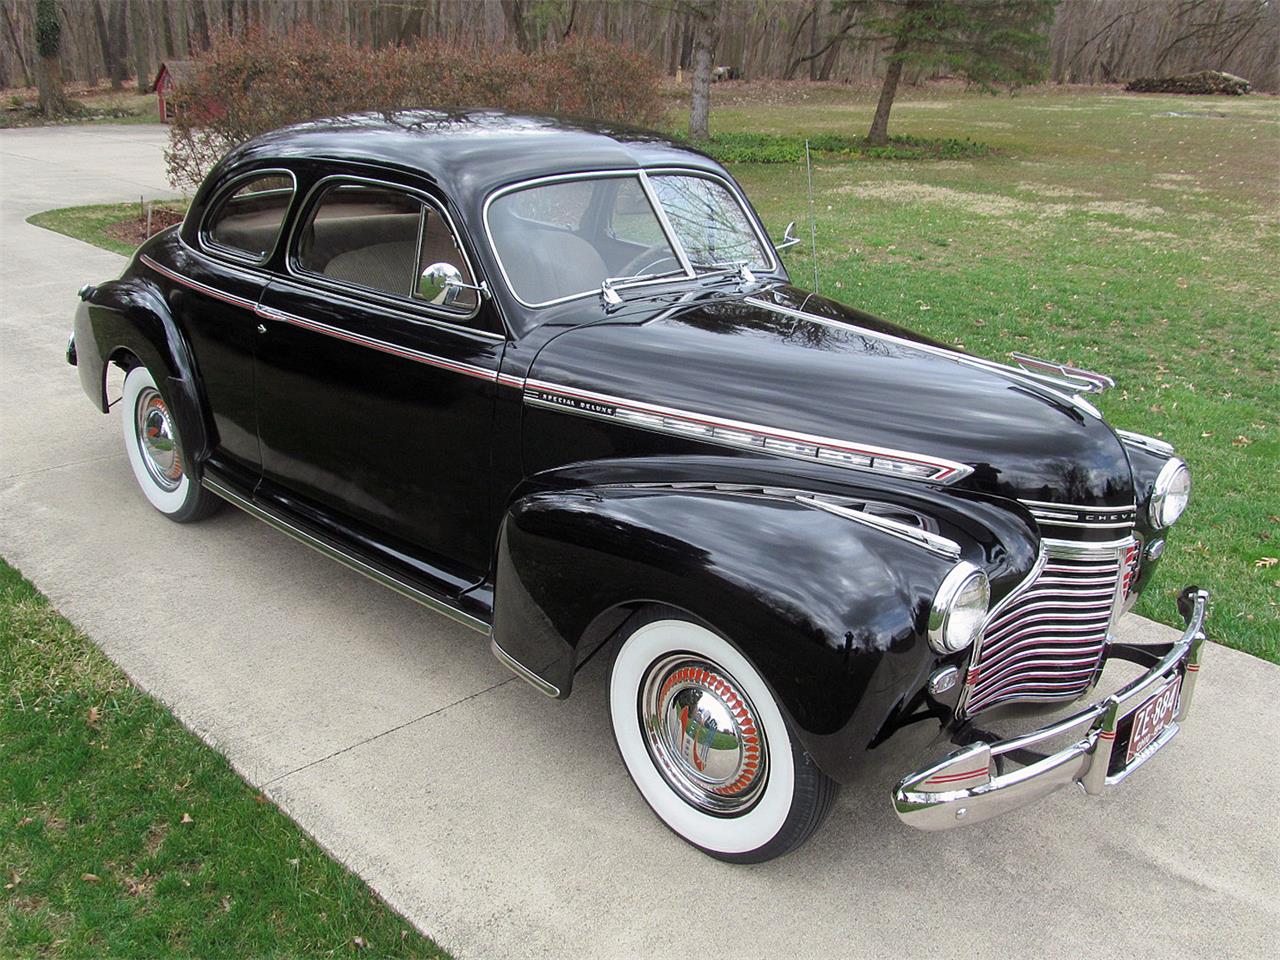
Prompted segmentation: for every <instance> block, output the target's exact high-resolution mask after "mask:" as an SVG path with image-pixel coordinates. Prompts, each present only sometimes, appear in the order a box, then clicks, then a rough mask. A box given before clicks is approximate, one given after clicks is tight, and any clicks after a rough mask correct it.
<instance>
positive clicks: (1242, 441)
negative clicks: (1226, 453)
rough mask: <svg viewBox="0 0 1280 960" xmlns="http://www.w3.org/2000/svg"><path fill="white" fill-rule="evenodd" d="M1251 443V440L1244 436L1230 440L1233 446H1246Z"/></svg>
mask: <svg viewBox="0 0 1280 960" xmlns="http://www.w3.org/2000/svg"><path fill="white" fill-rule="evenodd" d="M1251 443H1253V441H1252V440H1250V439H1249V438H1248V437H1246V436H1239V437H1236V438H1235V439H1234V440H1232V441H1231V445H1232V446H1233V447H1247V446H1248V445H1249V444H1251Z"/></svg>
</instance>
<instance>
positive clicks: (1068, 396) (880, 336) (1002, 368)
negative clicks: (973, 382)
mask: <svg viewBox="0 0 1280 960" xmlns="http://www.w3.org/2000/svg"><path fill="white" fill-rule="evenodd" d="M809 296H814V294H809ZM744 302H745V303H749V304H751V305H752V306H756V307H762V308H763V309H765V310H772V311H773V312H774V313H780V314H782V315H783V316H784V317H794V318H796V319H799V320H808V321H810V322H811V323H817V324H821V325H823V326H827V327H834V328H836V329H838V330H852V331H853V332H854V333H857V334H858V335H859V336H864V337H871V338H872V339H875V340H883V341H885V342H886V343H896V344H898V345H899V346H904V347H910V348H913V349H915V350H919V351H920V352H922V353H927V354H930V355H932V356H936V357H944V358H946V359H948V360H951V361H952V362H954V363H959V364H963V365H966V366H970V367H977V368H979V369H981V370H986V371H988V372H991V373H998V374H1000V375H1002V376H1004V377H1007V378H1008V379H1010V380H1013V381H1015V382H1018V383H1023V384H1028V383H1029V384H1033V385H1035V386H1037V387H1039V388H1040V389H1042V390H1045V391H1047V392H1048V393H1050V394H1051V395H1053V396H1055V397H1057V398H1058V399H1059V400H1061V401H1063V402H1064V403H1067V404H1070V405H1071V406H1072V407H1074V408H1076V409H1077V410H1081V411H1083V412H1085V413H1087V414H1089V416H1091V417H1093V418H1094V419H1096V420H1101V419H1103V417H1102V414H1101V413H1100V412H1099V411H1098V409H1097V407H1095V406H1094V405H1093V404H1091V403H1089V402H1088V401H1087V400H1083V399H1081V398H1080V397H1078V396H1076V395H1075V394H1073V393H1069V392H1064V389H1059V387H1061V388H1065V389H1066V390H1070V389H1072V387H1073V385H1072V384H1069V383H1067V382H1065V381H1062V382H1060V383H1059V384H1058V386H1054V385H1051V384H1050V383H1048V382H1046V381H1047V380H1048V379H1049V378H1041V377H1037V376H1033V375H1031V374H1028V373H1026V372H1025V371H1022V370H1019V369H1017V368H1015V367H1010V366H1008V365H1007V364H1003V363H997V362H996V361H994V360H987V359H986V358H984V357H975V356H971V355H970V354H967V353H960V352H958V351H954V350H948V349H946V348H944V347H935V346H932V345H930V344H927V343H919V342H918V341H915V340H908V339H906V338H905V337H895V336H894V335H893V334H891V333H881V332H880V331H878V330H871V329H869V328H867V327H860V326H858V325H857V324H853V323H847V322H845V321H843V320H833V319H832V318H830V317H821V316H818V315H817V314H813V313H806V312H805V311H804V310H797V309H796V308H795V307H786V306H783V305H782V304H780V303H770V302H769V301H768V300H761V299H760V298H759V297H754V296H752V297H745V298H744Z"/></svg>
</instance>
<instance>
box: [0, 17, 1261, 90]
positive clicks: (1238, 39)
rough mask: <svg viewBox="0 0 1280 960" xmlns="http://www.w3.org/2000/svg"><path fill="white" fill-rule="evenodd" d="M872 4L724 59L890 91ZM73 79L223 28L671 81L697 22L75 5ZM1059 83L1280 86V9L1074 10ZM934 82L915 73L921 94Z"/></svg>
mask: <svg viewBox="0 0 1280 960" xmlns="http://www.w3.org/2000/svg"><path fill="white" fill-rule="evenodd" d="M870 6H871V5H870V4H869V3H866V2H848V0H724V2H723V3H722V4H721V5H720V11H719V16H720V20H721V23H720V41H719V46H718V47H717V50H716V53H715V62H716V63H717V64H723V65H727V66H733V67H735V68H737V69H738V70H740V71H741V73H742V76H744V77H745V78H747V79H752V80H760V79H811V80H835V81H843V82H851V83H856V84H874V83H876V82H878V78H879V77H880V76H881V75H882V74H883V72H884V55H885V51H884V49H883V47H882V44H881V43H878V42H870V41H867V40H864V39H862V38H861V37H860V35H859V23H860V20H861V19H862V18H863V17H864V16H867V15H868V11H869V9H870ZM60 8H61V15H62V20H63V34H62V58H61V59H62V69H63V76H64V79H66V80H69V81H84V82H89V83H95V84H96V83H98V82H100V81H102V80H107V79H109V80H111V81H112V82H113V83H114V84H118V85H121V86H123V85H125V84H129V83H132V84H134V85H135V86H134V88H135V89H137V86H136V85H137V78H138V77H139V76H141V77H142V78H143V85H144V86H145V85H146V84H147V83H148V82H149V81H150V80H151V79H152V78H153V77H154V75H155V70H156V68H157V66H158V64H159V62H160V61H161V60H163V59H166V58H185V57H188V56H191V55H192V54H194V53H198V52H199V51H202V50H205V49H207V48H208V46H209V43H210V40H211V38H212V37H214V36H216V35H217V33H218V32H219V31H223V30H230V31H233V32H242V31H243V30H244V29H245V28H246V27H248V26H253V25H258V26H261V27H262V28H263V29H265V30H269V31H287V30H289V29H291V28H292V27H294V26H296V25H298V24H302V23H309V24H313V25H315V26H317V27H319V28H320V29H322V30H324V31H325V32H332V33H336V34H338V35H340V36H343V37H345V38H346V39H347V40H348V41H349V42H351V43H354V44H367V45H373V46H385V45H395V44H405V43H408V42H411V41H412V40H413V39H414V38H417V37H430V38H437V39H441V40H444V41H446V42H448V43H450V44H453V45H461V46H465V47H468V48H472V49H475V50H476V51H477V53H478V54H482V53H483V51H484V50H486V49H491V48H492V47H493V46H494V45H511V46H514V47H518V48H519V49H521V50H525V51H528V50H534V49H540V48H544V47H547V46H553V45H555V44H558V43H560V42H562V41H563V40H564V39H565V38H567V37H568V36H570V35H573V34H580V35H586V36H603V37H608V38H610V39H612V40H616V41H619V42H622V43H625V44H627V45H628V46H631V47H633V48H635V49H637V50H639V51H641V52H643V53H644V54H645V55H646V56H649V57H651V58H652V59H653V60H654V62H655V63H656V64H657V65H658V66H659V67H660V68H661V69H662V70H663V71H665V72H666V73H668V74H674V73H675V72H676V69H677V67H683V68H685V69H686V70H687V69H688V66H689V61H690V56H691V53H692V45H693V23H692V18H691V14H690V12H689V9H688V5H687V4H686V3H683V2H681V0H61V3H60ZM0 19H3V24H2V25H0V86H3V87H12V86H30V85H32V84H33V83H34V79H35V74H34V62H35V56H36V54H35V38H34V20H35V2H34V0H0ZM1049 57H1050V62H1049V65H1048V66H1049V76H1050V79H1051V80H1053V81H1056V82H1062V83H1105V82H1113V81H1121V80H1127V79H1130V78H1132V77H1137V76H1151V75H1156V76H1165V75H1172V74H1177V73H1185V72H1190V71H1194V70H1203V69H1212V70H1224V71H1227V72H1229V73H1234V74H1238V75H1240V76H1243V77H1245V78H1246V79H1248V80H1250V81H1251V82H1252V83H1253V85H1254V86H1255V88H1257V89H1259V90H1268V91H1277V90H1278V89H1280V0H1063V2H1062V3H1061V4H1060V5H1059V7H1058V8H1057V11H1056V14H1055V17H1054V22H1053V27H1052V29H1051V32H1050V36H1049ZM921 79H928V78H922V77H919V76H910V75H908V76H907V77H906V80H907V82H917V81H919V80H921Z"/></svg>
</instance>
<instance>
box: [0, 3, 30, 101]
mask: <svg viewBox="0 0 1280 960" xmlns="http://www.w3.org/2000/svg"><path fill="white" fill-rule="evenodd" d="M0 13H3V14H4V25H5V27H6V28H7V29H8V31H9V42H10V43H11V44H13V50H14V53H15V54H17V58H18V66H20V67H21V68H22V81H23V83H22V85H23V86H24V87H29V86H31V67H30V65H29V64H28V63H27V56H26V54H25V53H24V52H23V44H22V41H21V40H19V39H18V28H17V27H16V26H15V25H14V22H13V17H12V16H10V14H9V7H8V5H6V4H4V3H3V2H0Z"/></svg>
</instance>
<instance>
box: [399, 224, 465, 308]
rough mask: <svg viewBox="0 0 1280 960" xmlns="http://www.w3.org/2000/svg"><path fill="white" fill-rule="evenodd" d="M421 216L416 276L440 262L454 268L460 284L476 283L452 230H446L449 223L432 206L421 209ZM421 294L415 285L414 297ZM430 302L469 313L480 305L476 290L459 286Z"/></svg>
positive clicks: (418, 287) (433, 298)
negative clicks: (420, 243)
mask: <svg viewBox="0 0 1280 960" xmlns="http://www.w3.org/2000/svg"><path fill="white" fill-rule="evenodd" d="M423 216H424V217H425V219H424V220H423V223H422V245H421V248H420V249H419V251H418V273H417V276H421V275H422V274H423V272H424V271H426V270H428V269H430V268H431V267H434V266H436V265H437V264H441V263H443V264H447V265H448V266H450V267H453V268H454V269H456V270H457V271H458V276H459V279H461V280H462V282H463V283H467V284H474V283H475V280H474V279H473V278H472V276H471V268H470V267H468V266H467V258H466V257H464V256H463V255H462V250H460V249H459V247H458V240H457V238H456V237H455V236H454V235H453V231H452V230H450V229H449V224H448V223H446V222H445V219H444V217H442V216H440V213H439V212H438V211H436V210H433V209H432V208H431V207H426V208H425V209H424V211H423ZM422 295H423V294H422V293H421V287H420V286H417V285H415V288H414V296H415V297H418V296H422ZM430 302H431V303H433V304H435V305H437V306H445V307H452V308H454V309H456V310H461V311H463V312H465V313H470V312H471V311H472V310H474V309H475V308H476V307H477V306H478V305H479V303H480V300H479V296H478V294H477V293H476V291H475V290H468V289H466V288H463V287H459V288H457V289H452V290H448V291H446V292H445V293H443V294H440V295H438V296H435V297H432V298H431V300H430Z"/></svg>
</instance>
